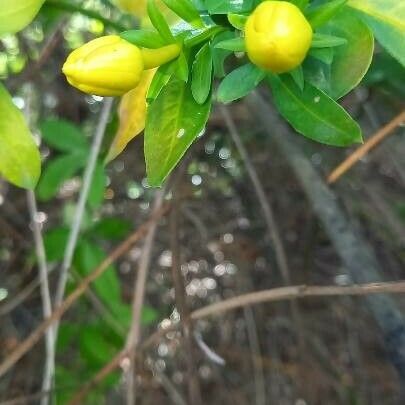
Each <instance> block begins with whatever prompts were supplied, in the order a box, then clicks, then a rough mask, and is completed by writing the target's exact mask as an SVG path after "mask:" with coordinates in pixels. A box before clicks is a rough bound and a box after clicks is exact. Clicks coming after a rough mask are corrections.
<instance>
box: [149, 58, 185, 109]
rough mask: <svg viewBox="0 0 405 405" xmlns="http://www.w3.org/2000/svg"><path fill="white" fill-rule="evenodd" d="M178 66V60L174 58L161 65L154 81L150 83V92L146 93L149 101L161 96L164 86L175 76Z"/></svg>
mask: <svg viewBox="0 0 405 405" xmlns="http://www.w3.org/2000/svg"><path fill="white" fill-rule="evenodd" d="M176 67H177V60H173V61H171V62H169V63H166V64H165V65H162V66H160V67H159V69H158V70H157V71H156V73H155V75H154V76H153V79H152V83H151V84H150V86H149V90H148V93H147V95H146V100H147V102H148V103H151V102H152V101H153V100H155V99H156V98H157V97H158V96H159V94H160V92H161V91H162V89H163V87H164V86H165V85H166V84H167V83H168V82H169V80H170V78H171V77H172V76H173V74H174V71H175V68H176Z"/></svg>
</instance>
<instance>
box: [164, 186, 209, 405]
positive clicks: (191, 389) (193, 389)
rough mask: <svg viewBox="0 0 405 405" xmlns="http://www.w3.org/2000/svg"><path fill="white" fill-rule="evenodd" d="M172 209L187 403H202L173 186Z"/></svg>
mask: <svg viewBox="0 0 405 405" xmlns="http://www.w3.org/2000/svg"><path fill="white" fill-rule="evenodd" d="M173 195H174V197H173V198H174V202H173V209H172V212H171V213H170V249H171V252H172V266H171V269H172V280H173V285H174V296H175V301H176V307H177V310H178V311H179V314H180V320H181V326H182V332H183V339H184V343H185V357H186V364H187V382H188V397H189V403H190V404H193V405H200V404H202V399H201V390H200V384H199V381H198V374H197V368H196V361H195V356H194V344H193V325H192V323H191V319H190V310H189V308H188V305H187V297H186V294H185V286H184V279H183V275H182V273H181V258H180V242H179V205H180V201H179V198H178V189H177V188H176V187H173Z"/></svg>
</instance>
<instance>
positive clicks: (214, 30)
mask: <svg viewBox="0 0 405 405" xmlns="http://www.w3.org/2000/svg"><path fill="white" fill-rule="evenodd" d="M221 31H224V28H222V27H219V26H214V27H209V28H204V29H200V30H193V31H191V32H190V33H189V34H188V36H186V38H185V39H184V46H185V47H186V48H192V47H194V46H196V45H199V44H201V43H203V42H206V41H208V40H209V39H211V38H213V37H214V36H215V35H216V34H218V33H220V32H221Z"/></svg>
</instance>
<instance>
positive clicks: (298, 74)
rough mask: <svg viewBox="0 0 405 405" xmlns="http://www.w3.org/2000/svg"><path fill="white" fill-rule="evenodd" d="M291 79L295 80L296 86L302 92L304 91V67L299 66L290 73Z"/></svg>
mask: <svg viewBox="0 0 405 405" xmlns="http://www.w3.org/2000/svg"><path fill="white" fill-rule="evenodd" d="M288 73H289V74H290V75H291V77H292V78H293V80H294V82H295V84H296V85H297V86H298V87H299V89H300V90H301V91H302V90H304V84H305V81H304V70H303V69H302V66H301V65H300V66H298V67H297V68H295V69H294V70H291V71H290V72H288Z"/></svg>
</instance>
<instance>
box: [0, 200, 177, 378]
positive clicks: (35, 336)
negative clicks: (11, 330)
mask: <svg viewBox="0 0 405 405" xmlns="http://www.w3.org/2000/svg"><path fill="white" fill-rule="evenodd" d="M168 210H169V207H168V206H165V207H163V208H162V209H161V210H160V211H158V212H157V213H156V214H154V215H152V216H151V218H150V219H149V220H148V221H147V222H145V223H144V224H143V225H141V226H140V227H139V228H138V229H137V230H136V231H135V232H134V233H133V234H132V235H130V236H129V237H128V238H127V239H126V240H125V241H124V242H123V243H121V244H120V245H119V246H118V247H117V248H116V249H114V251H113V252H112V253H111V254H110V255H109V256H108V257H107V258H106V259H105V260H103V262H102V263H101V264H100V265H99V266H98V267H97V268H96V269H95V270H94V271H93V272H92V273H91V274H89V275H88V276H87V277H86V278H84V279H83V281H82V282H81V283H80V285H79V286H78V287H77V288H76V289H75V290H74V291H73V292H72V293H71V294H70V295H69V296H68V297H67V298H66V299H65V300H64V301H63V302H62V303H61V305H60V306H59V307H57V308H56V309H55V311H54V312H53V313H52V315H51V316H50V317H48V318H46V319H45V320H44V321H43V322H42V323H41V324H39V326H38V327H37V328H36V329H35V330H34V331H33V332H32V333H31V334H30V335H29V336H28V337H27V338H26V339H25V340H24V341H23V342H21V343H20V344H19V345H18V346H17V347H16V348H15V349H14V350H13V351H12V352H11V353H10V354H9V355H8V356H7V357H6V359H4V360H3V362H2V363H1V364H0V377H2V376H3V375H4V374H5V373H7V371H8V370H10V368H11V367H13V366H14V364H15V363H17V361H18V360H20V359H21V357H22V356H24V354H26V353H27V352H28V351H29V350H31V348H32V347H33V346H34V345H35V344H36V343H37V342H38V341H39V340H40V339H41V337H42V336H43V335H44V333H45V332H46V331H47V329H48V328H49V327H50V326H51V325H52V324H53V323H54V322H56V321H58V320H59V319H60V318H61V317H62V315H63V314H64V313H65V312H66V311H67V310H68V309H69V308H70V307H71V306H72V305H73V304H74V303H75V302H76V301H77V300H78V299H79V298H80V297H81V296H82V295H83V293H84V292H85V291H86V290H87V288H88V287H89V285H90V284H91V283H92V282H93V281H95V280H96V279H97V278H98V277H99V276H101V274H103V273H104V271H106V270H107V269H108V267H109V266H110V265H111V264H112V263H114V262H115V261H116V260H117V259H118V258H120V257H121V256H122V255H123V254H125V253H126V252H127V251H128V250H129V249H130V248H131V247H132V245H133V244H134V243H136V242H138V241H139V240H140V239H142V238H143V237H144V236H145V234H146V233H147V231H148V229H149V228H150V227H151V226H152V225H153V224H154V223H155V222H156V221H158V220H159V218H160V217H161V216H162V215H164V214H165V213H166V212H167V211H168Z"/></svg>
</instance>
